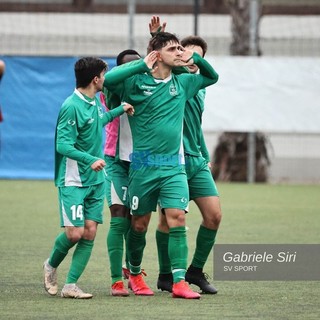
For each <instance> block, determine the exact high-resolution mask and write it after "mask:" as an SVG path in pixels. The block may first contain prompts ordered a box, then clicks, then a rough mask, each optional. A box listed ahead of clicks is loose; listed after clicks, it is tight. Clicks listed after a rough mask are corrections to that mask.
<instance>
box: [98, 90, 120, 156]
mask: <svg viewBox="0 0 320 320" xmlns="http://www.w3.org/2000/svg"><path fill="white" fill-rule="evenodd" d="M100 101H101V103H102V105H103V106H104V107H105V109H106V110H107V112H108V111H109V109H108V107H107V104H106V98H105V95H104V94H103V93H102V92H101V93H100ZM119 123H120V119H119V117H117V118H115V119H114V120H113V121H111V122H109V123H108V124H107V125H106V126H105V130H106V140H105V145H104V154H105V155H107V156H111V157H114V156H115V155H116V150H117V141H118V132H119Z"/></svg>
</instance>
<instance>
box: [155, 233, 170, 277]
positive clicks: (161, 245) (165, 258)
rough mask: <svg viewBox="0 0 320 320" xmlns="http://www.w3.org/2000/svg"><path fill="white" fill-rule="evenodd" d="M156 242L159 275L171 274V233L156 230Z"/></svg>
mask: <svg viewBox="0 0 320 320" xmlns="http://www.w3.org/2000/svg"><path fill="white" fill-rule="evenodd" d="M156 242H157V249H158V263H159V273H160V274H168V273H171V262H170V258H169V252H168V246H169V233H166V232H162V231H160V230H156Z"/></svg>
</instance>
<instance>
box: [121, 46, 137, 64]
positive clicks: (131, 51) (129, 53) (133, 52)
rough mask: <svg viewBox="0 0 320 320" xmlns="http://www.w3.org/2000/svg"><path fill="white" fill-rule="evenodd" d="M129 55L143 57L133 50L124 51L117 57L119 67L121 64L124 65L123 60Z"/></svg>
mask: <svg viewBox="0 0 320 320" xmlns="http://www.w3.org/2000/svg"><path fill="white" fill-rule="evenodd" d="M127 55H137V56H139V57H141V56H140V54H139V53H138V52H137V51H136V50H133V49H127V50H123V51H121V52H120V53H119V54H118V56H117V66H120V65H121V64H123V61H122V60H123V58H124V57H125V56H127Z"/></svg>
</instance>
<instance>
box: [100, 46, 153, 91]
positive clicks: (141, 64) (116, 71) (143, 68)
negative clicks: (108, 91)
mask: <svg viewBox="0 0 320 320" xmlns="http://www.w3.org/2000/svg"><path fill="white" fill-rule="evenodd" d="M156 61H157V52H156V51H152V52H150V53H149V54H148V55H147V56H146V57H145V58H144V59H140V60H135V61H132V62H128V63H125V64H123V65H121V66H119V67H115V68H113V69H112V70H111V71H109V72H107V73H106V75H105V78H104V84H103V85H104V86H105V87H106V88H109V87H112V86H113V85H117V84H119V83H121V82H123V81H124V80H126V79H127V78H129V77H131V76H133V75H135V74H138V73H144V72H150V71H151V70H152V68H153V65H154V64H155V62H156Z"/></svg>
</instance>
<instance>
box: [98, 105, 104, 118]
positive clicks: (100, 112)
mask: <svg viewBox="0 0 320 320" xmlns="http://www.w3.org/2000/svg"><path fill="white" fill-rule="evenodd" d="M98 114H99V118H100V119H102V118H103V111H102V108H101V106H98Z"/></svg>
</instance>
